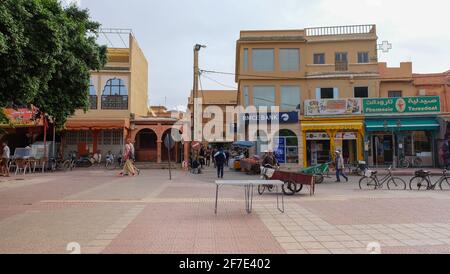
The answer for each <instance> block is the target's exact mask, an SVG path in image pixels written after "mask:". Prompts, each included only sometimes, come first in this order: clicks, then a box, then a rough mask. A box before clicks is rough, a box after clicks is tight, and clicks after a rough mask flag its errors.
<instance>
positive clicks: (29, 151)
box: [9, 147, 48, 175]
mask: <svg viewBox="0 0 450 274" xmlns="http://www.w3.org/2000/svg"><path fill="white" fill-rule="evenodd" d="M47 164H48V157H44V153H43V151H40V149H36V148H31V147H27V148H16V149H15V151H14V155H13V156H12V157H11V161H10V163H9V171H10V172H14V173H15V174H16V175H17V174H19V173H23V174H26V173H27V172H28V173H35V172H36V170H39V171H41V172H42V173H44V172H45V170H46V168H47Z"/></svg>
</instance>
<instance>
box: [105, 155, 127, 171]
mask: <svg viewBox="0 0 450 274" xmlns="http://www.w3.org/2000/svg"><path fill="white" fill-rule="evenodd" d="M115 159H117V160H115ZM124 165H125V161H124V160H123V157H122V156H121V155H118V156H117V158H116V157H114V159H113V161H112V162H111V161H109V163H108V161H107V163H106V168H107V169H109V170H115V169H123V166H124Z"/></svg>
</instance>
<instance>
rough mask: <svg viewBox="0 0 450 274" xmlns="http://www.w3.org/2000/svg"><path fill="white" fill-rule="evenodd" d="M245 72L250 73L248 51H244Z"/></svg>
mask: <svg viewBox="0 0 450 274" xmlns="http://www.w3.org/2000/svg"><path fill="white" fill-rule="evenodd" d="M244 71H248V49H244Z"/></svg>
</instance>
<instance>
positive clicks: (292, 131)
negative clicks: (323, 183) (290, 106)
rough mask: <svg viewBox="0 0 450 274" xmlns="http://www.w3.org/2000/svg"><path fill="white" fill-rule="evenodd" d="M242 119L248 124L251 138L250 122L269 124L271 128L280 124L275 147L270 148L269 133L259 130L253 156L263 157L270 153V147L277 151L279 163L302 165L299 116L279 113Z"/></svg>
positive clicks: (247, 128) (290, 113) (251, 115)
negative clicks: (272, 124) (264, 154)
mask: <svg viewBox="0 0 450 274" xmlns="http://www.w3.org/2000/svg"><path fill="white" fill-rule="evenodd" d="M241 119H244V121H245V123H246V132H247V136H248V139H250V137H249V122H250V121H251V122H252V123H260V122H264V123H267V124H268V127H269V128H270V125H271V123H278V131H277V132H275V136H274V138H273V140H272V141H273V146H269V142H270V140H269V138H268V137H269V136H268V133H267V132H264V131H263V130H258V131H257V132H256V136H254V138H255V140H256V142H255V147H254V151H251V154H257V155H262V154H263V153H264V152H266V151H268V149H269V147H273V148H274V149H275V151H274V153H275V156H276V157H277V160H278V163H280V164H289V165H298V164H299V163H300V155H299V153H300V147H299V140H300V138H299V136H300V128H299V123H298V122H299V114H298V112H297V111H294V112H279V113H268V114H248V113H247V114H245V115H244V116H243V117H242V118H241Z"/></svg>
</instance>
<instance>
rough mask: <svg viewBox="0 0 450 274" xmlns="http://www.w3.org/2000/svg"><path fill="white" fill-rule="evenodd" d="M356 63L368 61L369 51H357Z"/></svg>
mask: <svg viewBox="0 0 450 274" xmlns="http://www.w3.org/2000/svg"><path fill="white" fill-rule="evenodd" d="M358 63H359V64H367V63H369V53H368V52H358Z"/></svg>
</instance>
